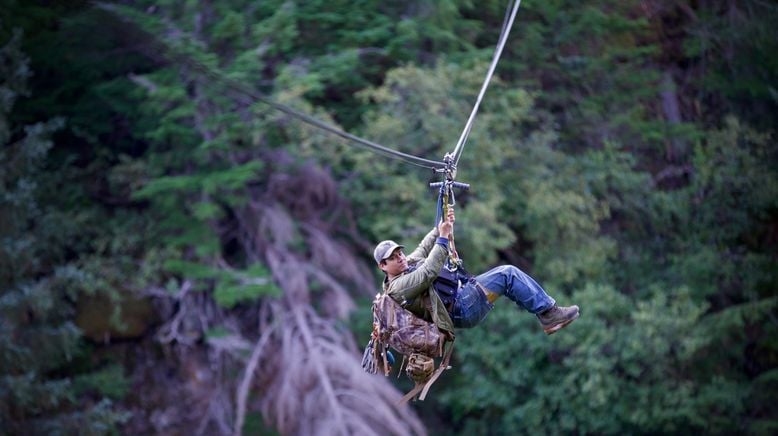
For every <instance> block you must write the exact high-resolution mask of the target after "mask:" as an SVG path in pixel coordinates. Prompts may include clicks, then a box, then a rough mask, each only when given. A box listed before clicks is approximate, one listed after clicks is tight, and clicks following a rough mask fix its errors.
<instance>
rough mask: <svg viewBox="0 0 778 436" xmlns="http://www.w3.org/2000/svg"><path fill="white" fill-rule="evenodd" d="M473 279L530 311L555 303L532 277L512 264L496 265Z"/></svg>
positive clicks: (537, 310)
mask: <svg viewBox="0 0 778 436" xmlns="http://www.w3.org/2000/svg"><path fill="white" fill-rule="evenodd" d="M475 279H476V280H477V281H478V283H480V284H481V285H482V286H483V287H485V288H486V289H487V290H488V291H491V292H494V293H495V294H499V295H505V296H506V297H508V298H509V299H510V300H511V301H513V302H514V303H516V304H517V305H518V306H519V307H522V308H524V309H526V310H527V311H529V312H530V313H539V312H542V311H544V310H546V309H549V308H550V307H551V306H553V305H554V303H555V301H554V299H553V298H551V297H550V296H549V295H548V294H547V293H546V291H545V290H543V288H542V287H541V286H540V285H539V284H538V283H537V282H536V281H535V280H533V279H532V277H530V276H528V275H527V274H526V273H525V272H524V271H522V270H520V269H518V268H516V267H515V266H513V265H502V266H498V267H496V268H493V269H491V270H489V271H487V272H485V273H483V274H481V275H479V276H476V278H475Z"/></svg>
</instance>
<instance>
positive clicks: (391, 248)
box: [373, 205, 579, 335]
mask: <svg viewBox="0 0 778 436" xmlns="http://www.w3.org/2000/svg"><path fill="white" fill-rule="evenodd" d="M447 209H448V210H447V213H446V217H445V219H443V220H441V221H440V224H439V225H438V226H437V228H434V229H433V230H432V231H430V232H429V233H428V234H427V235H426V236H425V237H424V239H423V240H422V241H421V243H420V244H419V246H418V247H416V249H415V250H413V252H411V253H410V254H408V255H407V256H406V255H405V252H404V251H403V248H404V246H403V245H400V244H397V243H396V242H394V241H391V240H386V241H382V242H380V243H379V244H378V245H377V246H376V248H375V250H374V252H373V257H374V258H375V261H376V263H377V264H378V267H379V268H380V269H381V270H382V271H383V272H384V273H385V274H386V276H385V277H384V281H383V291H384V292H385V293H386V294H387V295H389V296H390V297H392V299H393V300H395V301H396V302H397V303H399V304H400V305H401V306H402V307H403V308H405V309H407V310H409V311H410V312H412V313H413V314H414V315H416V316H418V317H420V318H422V319H425V320H427V321H429V322H433V323H434V324H435V325H437V326H438V328H440V329H441V330H444V331H447V332H453V331H454V327H459V328H470V327H474V326H476V325H477V324H479V323H480V322H481V321H483V319H484V318H485V317H486V315H487V314H488V313H489V311H491V310H492V308H493V307H494V305H493V303H494V301H495V300H496V299H497V298H499V297H500V296H502V295H504V296H506V297H508V298H509V299H510V300H511V301H513V302H514V303H516V304H517V305H518V306H519V307H521V308H523V309H525V310H527V311H529V312H530V313H533V314H535V315H536V316H537V318H538V320H539V321H540V324H541V326H542V327H543V331H545V332H546V334H549V335H550V334H553V333H555V332H557V331H559V330H560V329H562V328H564V327H565V326H567V325H568V324H570V323H571V322H573V321H574V320H575V319H577V318H578V316H579V310H578V306H575V305H574V306H569V307H563V306H558V305H557V304H556V301H555V300H554V299H553V298H551V297H550V296H549V295H548V294H547V293H546V291H545V290H543V288H542V287H541V286H540V285H539V284H538V283H537V282H536V281H535V280H533V279H532V277H530V276H529V275H527V274H526V273H524V272H523V271H521V270H520V269H519V268H517V267H515V266H513V265H502V266H498V267H496V268H493V269H491V270H489V271H487V272H485V273H483V274H480V275H478V276H471V275H469V274H467V273H466V272H465V271H464V268H462V267H461V263H460V264H459V265H456V261H457V258H458V256H457V255H456V254H455V250H454V251H452V253H451V254H450V253H449V250H450V248H451V245H452V242H453V241H452V239H453V232H454V208H453V206H451V205H448V206H447ZM450 255H452V257H453V267H452V262H451V260H452V259H451V258H450Z"/></svg>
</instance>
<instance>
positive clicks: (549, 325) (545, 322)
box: [537, 304, 580, 335]
mask: <svg viewBox="0 0 778 436" xmlns="http://www.w3.org/2000/svg"><path fill="white" fill-rule="evenodd" d="M579 315H580V313H578V306H570V307H560V306H557V305H556V304H554V306H553V307H551V309H547V310H546V311H545V312H543V313H539V314H538V315H537V317H538V320H539V321H540V325H542V326H543V331H544V332H546V334H547V335H550V334H554V333H556V332H557V331H558V330H561V329H563V328H564V327H565V326H567V325H568V324H570V323H571V322H573V321H575V320H576V319H577V318H578V316H579Z"/></svg>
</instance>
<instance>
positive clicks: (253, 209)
mask: <svg viewBox="0 0 778 436" xmlns="http://www.w3.org/2000/svg"><path fill="white" fill-rule="evenodd" d="M268 167H272V166H270V165H269V166H268ZM251 192H252V194H251V197H252V198H251V199H250V201H248V202H247V203H246V204H245V205H244V206H242V207H241V208H240V209H235V210H233V211H232V212H233V213H232V214H230V216H231V219H230V220H229V222H227V223H224V222H222V223H220V224H219V225H218V228H219V229H220V232H221V233H222V236H223V237H225V238H229V237H231V238H234V239H236V240H237V241H238V242H239V243H240V250H241V251H242V254H243V255H244V256H245V258H246V260H247V262H248V263H250V264H253V263H261V264H264V265H266V266H267V267H268V269H269V271H270V273H271V276H272V280H273V282H274V283H275V284H276V285H277V286H279V287H280V288H281V289H282V290H283V294H282V295H281V296H280V297H278V298H264V299H262V300H261V301H259V302H258V303H256V304H253V305H251V307H249V308H247V307H245V306H244V307H242V308H240V307H239V308H237V309H234V310H226V309H224V308H221V307H219V306H218V305H217V304H215V302H214V301H213V299H212V298H211V297H210V296H209V295H208V294H207V293H203V292H195V291H193V290H192V289H191V288H192V284H191V283H190V282H188V281H184V282H183V285H182V287H181V289H180V291H179V292H178V293H177V294H175V295H172V296H171V294H169V293H167V292H164V291H162V290H161V289H156V290H154V289H152V290H148V291H147V292H148V293H149V294H151V295H153V296H155V297H156V301H157V302H158V306H159V307H160V309H161V312H162V314H163V317H164V318H165V319H166V320H167V321H166V322H165V323H164V324H163V325H162V326H161V327H160V328H159V329H158V334H157V340H158V341H159V342H161V343H162V344H164V345H165V349H166V350H169V351H170V352H172V353H174V354H176V355H177V359H175V360H177V361H178V362H179V363H180V365H181V366H180V367H179V368H177V372H178V374H177V377H176V380H177V383H180V384H181V386H176V387H174V388H172V389H171V388H170V386H169V384H170V380H167V382H166V386H167V389H166V391H168V393H167V394H163V395H164V396H166V397H167V399H160V401H159V403H160V404H165V405H166V407H167V409H163V410H160V411H158V412H157V414H156V415H154V416H147V417H146V418H147V419H148V420H149V421H150V422H149V423H148V424H147V425H151V426H153V427H154V429H155V430H158V431H165V430H168V431H169V430H171V429H173V428H178V429H180V428H181V427H180V425H182V424H183V425H185V426H186V427H190V428H191V429H192V430H193V431H194V432H196V433H198V434H240V429H242V428H243V425H244V424H245V422H246V416H247V414H248V413H252V412H259V413H261V415H262V418H263V421H264V422H265V424H266V425H268V426H271V427H273V428H275V429H276V430H277V431H279V432H280V433H281V434H304V435H316V434H326V435H331V434H368V435H369V434H403V435H405V434H424V433H425V429H424V427H423V425H422V423H421V421H420V420H419V419H418V417H417V416H416V415H415V414H414V413H413V411H412V410H411V409H410V408H408V406H397V405H396V404H395V403H396V402H397V401H398V400H399V399H400V397H401V395H400V393H399V392H398V391H397V390H396V389H395V388H394V387H393V386H392V385H391V384H390V383H389V381H388V380H387V379H386V378H384V377H376V376H373V375H369V374H366V373H365V372H364V371H363V370H362V368H361V366H360V360H359V359H360V356H361V350H360V349H359V348H360V346H359V344H357V343H356V342H355V341H354V338H353V337H352V335H351V334H350V332H349V331H348V330H346V329H345V328H339V327H338V323H339V321H342V320H343V319H344V318H345V317H346V316H347V315H348V313H349V312H350V311H351V310H352V309H353V308H354V307H355V303H354V300H353V298H352V292H353V289H357V290H359V291H360V292H364V293H365V295H372V294H373V293H374V292H375V289H374V279H373V277H372V275H371V274H370V271H369V270H368V269H367V267H366V266H365V265H364V262H363V261H361V260H360V259H358V258H355V257H354V256H353V254H351V253H352V252H353V251H354V249H353V247H348V246H347V245H345V244H344V243H343V242H341V241H339V240H338V239H337V238H336V237H335V236H333V235H334V234H337V233H341V234H342V233H344V229H343V228H342V227H344V223H349V222H351V221H352V220H351V219H350V218H349V217H348V216H346V215H347V213H348V212H347V211H348V208H347V207H344V205H343V204H342V201H341V200H340V199H339V197H338V195H337V192H336V184H335V183H334V181H333V180H332V178H331V177H330V176H329V175H328V174H327V173H325V172H324V171H322V170H321V169H318V168H317V167H315V166H313V165H304V166H302V168H298V171H296V173H295V174H286V173H280V172H279V173H273V174H271V175H269V177H268V178H267V183H263V186H260V187H256V188H254V189H253V191H251ZM326 217H329V219H325V218H326ZM352 227H353V226H352ZM345 233H352V234H353V228H352V229H351V230H349V229H346V230H345ZM218 262H219V263H220V264H221V265H222V266H223V267H228V265H227V263H226V261H225V260H223V259H219V260H218ZM365 327H366V333H365V335H366V336H365V338H366V337H367V334H368V332H367V329H368V328H369V326H365ZM214 328H222V329H226V330H227V331H228V332H229V334H226V335H219V336H218V337H209V338H208V339H207V340H206V341H205V342H204V343H205V344H206V346H205V347H204V346H203V345H198V344H202V343H203V341H199V339H201V338H204V337H206V336H205V335H206V332H208V331H209V330H210V329H214ZM147 366H149V365H147ZM168 370H172V369H171V368H168ZM235 374H238V375H237V377H236V376H235ZM148 376H149V375H148V373H144V375H138V377H139V380H138V381H139V383H138V385H141V384H143V383H142V382H140V380H141V379H143V380H145V383H148V381H147V377H148ZM156 377H157V378H158V377H159V376H156ZM140 389H141V390H144V389H148V390H154V389H155V388H154V387H153V386H152V387H150V386H146V387H140ZM157 394H158V393H157ZM139 395H144V394H143V393H141V394H139ZM171 404H173V405H175V406H171ZM166 413H167V415H165V414H166ZM176 423H177V424H176Z"/></svg>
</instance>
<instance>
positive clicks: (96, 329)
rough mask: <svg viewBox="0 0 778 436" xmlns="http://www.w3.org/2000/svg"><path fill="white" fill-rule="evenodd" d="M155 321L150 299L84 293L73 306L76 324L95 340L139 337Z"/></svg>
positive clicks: (107, 340)
mask: <svg viewBox="0 0 778 436" xmlns="http://www.w3.org/2000/svg"><path fill="white" fill-rule="evenodd" d="M156 321H157V317H156V315H155V311H154V307H153V306H152V304H151V301H149V300H148V299H142V298H138V297H135V296H122V297H120V298H119V299H118V300H112V299H111V298H109V297H107V296H104V295H98V296H92V297H86V296H85V297H81V298H80V299H79V301H78V306H77V307H76V325H77V326H78V328H80V329H81V330H82V332H83V334H84V336H85V337H87V338H89V339H91V340H93V341H95V342H110V341H111V339H137V338H140V337H142V336H143V335H144V334H145V333H146V332H147V331H148V330H149V328H151V327H152V326H153V325H154V323H155V322H156Z"/></svg>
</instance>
